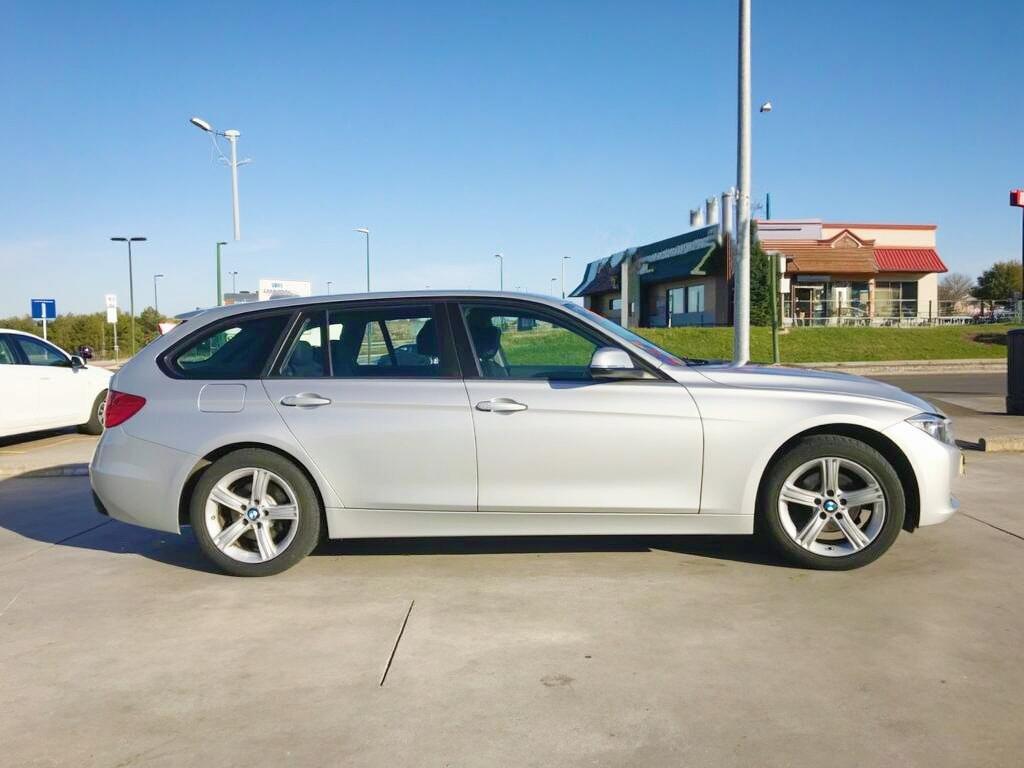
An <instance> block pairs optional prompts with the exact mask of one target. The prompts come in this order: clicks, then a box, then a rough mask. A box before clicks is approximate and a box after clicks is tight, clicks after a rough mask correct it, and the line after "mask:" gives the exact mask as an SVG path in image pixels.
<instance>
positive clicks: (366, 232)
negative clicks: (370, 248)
mask: <svg viewBox="0 0 1024 768" xmlns="http://www.w3.org/2000/svg"><path fill="white" fill-rule="evenodd" d="M352 231H353V232H362V233H363V234H364V235H368V234H370V230H368V229H367V228H366V227H357V228H356V229H353V230H352Z"/></svg>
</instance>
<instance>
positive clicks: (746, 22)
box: [732, 0, 751, 366]
mask: <svg viewBox="0 0 1024 768" xmlns="http://www.w3.org/2000/svg"><path fill="white" fill-rule="evenodd" d="M739 11H740V13H739V16H740V24H739V67H738V73H737V74H738V78H737V79H738V80H739V88H738V94H737V96H738V99H737V100H738V110H737V112H738V115H737V130H736V139H737V141H736V143H737V152H736V186H737V187H738V190H737V193H736V207H737V214H738V215H737V220H738V222H737V228H736V229H737V232H736V240H737V241H738V245H739V249H738V251H739V252H738V254H737V258H736V269H735V276H734V278H733V282H734V290H735V301H734V310H733V344H732V346H733V350H732V363H733V365H737V366H739V365H746V364H747V363H748V362H749V361H750V183H751V181H750V0H739Z"/></svg>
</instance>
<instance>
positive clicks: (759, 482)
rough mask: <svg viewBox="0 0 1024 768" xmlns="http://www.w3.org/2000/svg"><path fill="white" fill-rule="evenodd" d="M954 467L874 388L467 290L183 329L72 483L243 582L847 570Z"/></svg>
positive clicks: (924, 418)
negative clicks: (408, 570)
mask: <svg viewBox="0 0 1024 768" xmlns="http://www.w3.org/2000/svg"><path fill="white" fill-rule="evenodd" d="M960 467H961V455H960V452H959V450H958V449H957V448H956V446H955V444H954V442H953V437H952V433H951V430H950V425H949V421H948V420H947V419H946V418H945V417H944V416H943V415H942V414H941V413H940V412H939V411H938V409H936V408H935V407H934V406H932V405H930V404H929V403H927V402H925V401H924V400H921V399H919V398H917V397H914V396H912V395H910V394H907V393H906V392H903V391H902V390H900V389H897V388H895V387H892V386H888V385H885V384H880V383H877V382H874V381H869V380H867V379H863V378H858V377H855V376H848V375H844V374H830V373H818V372H810V371H802V370H791V369H786V368H774V367H760V366H743V367H730V366H726V365H718V364H711V363H708V362H706V361H701V360H689V359H682V358H678V357H676V356H674V355H672V354H669V353H668V352H666V351H665V350H663V349H660V348H659V347H657V346H655V345H654V344H652V343H651V342H649V341H647V340H646V339H643V338H641V337H640V336H637V335H635V334H633V333H631V332H630V331H628V330H626V329H624V328H621V327H620V326H618V325H616V324H614V323H612V322H609V321H608V320H605V319H604V318H602V317H600V316H598V315H596V314H593V313H591V312H589V311H587V310H585V309H582V308H581V307H579V306H577V305H575V304H572V303H567V302H565V301H560V300H557V299H552V298H547V297H539V296H530V295H521V294H508V293H496V292H479V291H474V292H469V291H465V292H416V293H388V294H360V295H353V296H324V297H318V298H304V299H289V300H280V301H274V302H269V303H262V304H245V305H241V306H233V307H219V308H216V309H211V310H207V311H205V312H202V313H200V314H198V315H196V316H195V317H193V318H191V319H190V320H188V321H187V322H185V323H183V324H182V325H180V326H178V327H177V328H176V329H174V330H173V331H172V332H171V333H169V334H168V335H166V336H164V337H162V338H160V339H159V340H157V341H155V342H154V343H152V344H150V345H149V346H148V347H146V348H145V349H143V350H142V351H140V352H139V353H138V354H137V355H136V356H135V357H134V358H132V360H131V361H130V362H129V363H128V364H127V365H125V366H124V368H122V369H121V370H120V371H119V372H118V373H117V375H116V376H115V377H114V379H113V380H112V382H111V386H110V392H109V396H108V401H107V407H106V431H105V432H104V433H103V437H102V438H101V440H100V442H99V446H98V447H97V449H96V453H95V456H94V458H93V461H92V464H91V466H90V475H91V480H92V487H93V491H94V497H95V499H96V504H97V507H98V509H99V510H100V511H101V512H104V513H105V514H109V515H111V516H112V517H115V518H117V519H118V520H123V521H125V522H128V523H134V524H136V525H141V526H145V527H148V528H154V529H156V530H160V531H169V532H173V533H179V532H180V531H181V529H182V526H191V527H192V530H193V532H194V534H195V537H196V540H197V541H198V542H199V546H200V547H201V548H202V550H203V552H204V553H205V554H206V555H207V556H208V557H209V558H210V559H211V560H212V561H213V562H214V563H215V564H216V565H217V566H219V567H220V568H221V569H223V570H224V571H227V572H229V573H232V574H237V575H243V576H262V575H269V574H274V573H279V572H281V571H283V570H285V569H286V568H289V567H291V566H292V565H294V564H295V563H297V562H298V561H299V560H301V559H302V558H304V557H305V556H306V555H308V554H309V553H310V552H311V551H312V549H313V548H314V547H315V546H316V544H317V542H318V541H319V540H320V539H321V538H322V537H323V536H329V537H331V538H363V537H381V536H387V537H406V536H525V535H530V536H536V535H548V534H571V535H615V534H688V533H694V534H752V533H757V534H758V535H760V536H762V537H763V538H764V539H765V540H766V541H767V542H768V543H770V544H771V545H772V546H774V547H775V548H777V549H778V551H779V552H780V553H781V554H782V555H783V556H784V557H786V558H787V559H789V560H790V561H792V562H793V563H795V564H798V565H802V566H805V567H811V568H824V569H834V570H837V569H847V568H855V567H858V566H861V565H864V564H866V563H869V562H871V561H872V560H874V559H875V558H877V557H878V556H879V555H881V554H882V553H883V552H885V550H886V549H888V548H889V546H890V545H891V544H892V543H893V541H894V540H895V539H896V536H897V535H898V534H899V532H900V530H906V531H913V530H914V529H915V528H917V527H918V526H925V525H931V524H934V523H939V522H942V521H943V520H946V519H947V518H949V517H950V516H951V515H953V514H954V512H955V511H956V509H957V506H958V504H957V501H956V500H955V499H954V498H953V497H952V495H951V488H950V486H951V482H952V479H953V478H954V477H955V476H956V475H957V473H958V471H960Z"/></svg>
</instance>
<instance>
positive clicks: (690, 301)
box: [686, 285, 704, 312]
mask: <svg viewBox="0 0 1024 768" xmlns="http://www.w3.org/2000/svg"><path fill="white" fill-rule="evenodd" d="M686 311H687V312H703V311H704V286H703V285H691V286H689V287H688V288H687V289H686Z"/></svg>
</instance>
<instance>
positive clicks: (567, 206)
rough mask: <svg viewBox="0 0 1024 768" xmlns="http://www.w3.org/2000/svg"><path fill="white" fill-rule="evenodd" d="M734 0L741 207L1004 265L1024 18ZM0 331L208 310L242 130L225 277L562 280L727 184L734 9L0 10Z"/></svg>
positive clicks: (931, 8) (386, 283) (1002, 9)
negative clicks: (763, 107)
mask: <svg viewBox="0 0 1024 768" xmlns="http://www.w3.org/2000/svg"><path fill="white" fill-rule="evenodd" d="M753 4H754V14H753V22H754V38H753V39H754V79H753V91H754V101H755V105H756V104H758V103H760V102H761V101H764V100H766V99H770V100H771V101H772V102H773V104H774V106H775V110H774V112H772V113H771V114H770V115H758V114H755V120H754V130H755V134H754V158H755V159H754V192H755V195H756V196H757V197H758V198H761V197H763V195H764V193H765V191H770V192H771V195H772V208H773V211H772V213H773V215H774V216H775V217H776V218H786V217H797V216H819V217H823V218H826V219H839V220H878V221H895V222H907V221H909V222H932V223H936V224H938V225H939V233H938V237H939V248H940V252H941V253H942V255H943V257H944V259H945V260H946V262H947V264H949V265H950V267H951V269H953V270H956V271H966V272H969V273H971V274H976V273H977V272H979V271H980V270H981V269H982V268H983V267H984V266H986V265H987V264H989V263H991V262H992V261H993V260H995V259H1007V258H1014V259H1015V258H1017V257H1018V256H1019V253H1020V226H1021V224H1020V215H1019V213H1018V212H1016V211H1012V210H1011V209H1010V208H1009V207H1008V206H1007V192H1008V190H1009V189H1010V188H1011V187H1013V186H1022V185H1024V167H1022V162H1021V161H1022V157H1021V155H1022V149H1021V147H1022V145H1024V128H1022V126H1024V106H1022V99H1021V86H1020V82H1021V78H1022V77H1024V74H1022V66H1021V63H1020V57H1019V30H1020V29H1021V28H1024V4H1021V3H1006V2H999V3H996V2H976V3H974V4H973V5H972V6H971V7H970V10H969V11H968V9H967V6H964V4H963V3H961V2H947V1H945V0H939V1H938V2H935V1H931V2H923V1H918V0H902V1H901V2H899V3H891V2H881V1H877V2H865V1H864V0H861V1H860V2H847V1H846V0H830V1H829V2H820V0H790V1H788V2H787V1H785V0H784V1H782V2H774V3H765V2H761V0H753ZM0 30H3V32H2V33H0V42H2V44H0V89H2V93H3V97H4V98H3V105H4V106H3V115H2V120H0V169H2V170H0V266H2V273H0V274H2V275H3V278H2V280H0V315H6V314H11V313H22V312H27V311H28V300H29V298H30V297H33V296H36V297H38V296H52V297H55V298H56V299H57V301H58V307H59V309H60V310H61V311H95V310H99V309H101V308H102V306H103V294H104V293H107V292H116V293H117V294H118V296H119V297H120V299H121V304H122V306H127V294H128V279H127V267H126V257H125V253H124V249H123V246H120V247H117V246H115V244H113V243H110V242H109V237H110V236H111V235H120V234H132V235H136V234H138V235H145V236H147V237H149V242H148V243H146V244H144V245H142V246H141V247H139V248H138V250H137V256H136V262H135V263H136V289H137V294H138V301H137V305H139V306H142V305H145V304H151V303H152V275H153V274H154V273H156V272H163V273H165V274H166V275H167V278H166V279H165V280H164V281H163V282H162V284H161V289H160V290H161V294H160V295H161V298H160V303H161V309H162V310H164V311H165V312H179V311H183V310H186V309H191V308H194V307H195V306H198V305H203V306H206V305H208V304H210V303H212V302H213V300H214V297H215V288H214V257H213V253H214V243H215V241H217V240H219V239H223V240H229V239H230V235H231V209H230V182H229V173H228V171H227V169H226V168H224V167H222V166H220V165H219V164H217V163H216V162H215V159H214V158H213V156H212V153H211V148H210V143H209V140H208V138H207V137H206V136H205V135H204V134H202V133H201V132H200V131H198V130H197V129H195V128H193V127H191V126H190V125H189V124H188V122H187V121H188V118H189V117H190V116H191V115H194V114H195V115H201V116H203V117H205V118H206V119H207V120H209V121H211V122H212V123H214V125H216V126H217V127H218V128H221V129H227V128H237V129H238V130H240V131H241V132H242V137H241V140H240V144H239V146H240V154H241V155H242V156H243V157H251V158H253V160H254V162H253V163H252V164H251V165H249V166H246V167H244V168H242V169H241V171H240V173H241V207H242V236H243V240H242V241H241V242H240V243H231V244H230V245H229V246H227V248H226V249H225V267H224V268H225V270H226V271H227V270H238V272H239V276H238V280H239V288H254V287H255V283H256V280H257V279H258V278H259V277H280V278H291V279H309V280H312V281H313V284H314V290H315V292H317V293H322V292H324V291H325V289H326V281H327V280H332V281H333V289H334V291H336V292H337V291H345V290H361V289H362V287H363V286H364V285H365V272H364V269H365V267H364V261H363V243H362V239H361V236H360V235H357V234H355V233H353V232H352V229H353V228H354V227H361V226H366V227H370V228H371V229H372V230H373V285H374V288H375V289H377V288H379V289H400V288H422V287H424V286H426V285H430V286H431V287H434V288H442V287H475V288H490V287H496V286H497V264H496V261H495V259H494V258H493V254H494V253H497V252H501V253H503V254H504V255H505V286H506V287H507V288H511V287H515V286H523V287H524V288H528V289H530V290H533V291H548V290H550V289H551V283H550V279H551V278H552V277H557V276H558V274H559V271H558V270H559V259H560V257H562V256H570V257H571V258H572V261H571V262H569V264H570V266H569V269H568V271H567V276H566V283H567V284H568V285H567V287H571V285H573V284H575V281H576V278H577V277H578V275H579V274H580V273H581V272H582V269H583V266H584V264H585V263H586V262H587V261H589V260H591V259H594V258H598V257H600V256H604V255H606V254H608V253H611V252H614V251H617V250H621V249H622V248H624V247H627V246H630V245H637V244H642V243H646V242H650V241H652V240H656V239H659V238H663V237H667V236H671V235H673V234H677V233H679V232H682V231H685V229H687V224H688V210H689V208H691V207H694V206H696V205H697V204H698V203H699V202H700V201H702V200H703V199H704V198H705V197H707V196H708V195H710V194H714V193H718V192H720V191H721V190H722V189H724V188H725V187H728V186H729V185H731V184H732V183H734V181H735V173H736V163H735V151H736V143H735V141H736V140H735V113H736V112H735V110H736V106H735V89H736V70H735V55H736V42H735V34H736V3H735V2H732V0H729V1H728V2H726V1H724V0H719V1H718V2H707V0H703V1H702V2H672V3H656V2H637V1H634V2H629V3H626V2H619V3H598V2H565V3H559V2H539V3H529V2H520V3H493V4H487V3H479V2H465V3H444V2H440V1H439V2H435V3H398V2H396V3H385V2H375V3H370V2H367V3H324V4H320V3H292V4H284V3H280V4H264V3H258V2H253V3H217V2H204V3H189V2H180V3H174V4H171V3H157V2H133V3H123V4H118V3H69V4H55V3H46V2H27V1H26V2H13V3H12V2H11V0H0Z"/></svg>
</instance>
